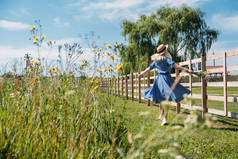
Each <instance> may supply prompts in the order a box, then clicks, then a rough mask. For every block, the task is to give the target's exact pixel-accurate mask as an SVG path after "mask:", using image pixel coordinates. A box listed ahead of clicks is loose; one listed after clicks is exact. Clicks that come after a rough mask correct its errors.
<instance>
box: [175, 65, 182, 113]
mask: <svg viewBox="0 0 238 159" xmlns="http://www.w3.org/2000/svg"><path fill="white" fill-rule="evenodd" d="M175 74H176V79H177V78H178V76H179V70H177V69H175ZM180 107H181V104H180V103H177V106H176V113H177V114H179V113H180Z"/></svg>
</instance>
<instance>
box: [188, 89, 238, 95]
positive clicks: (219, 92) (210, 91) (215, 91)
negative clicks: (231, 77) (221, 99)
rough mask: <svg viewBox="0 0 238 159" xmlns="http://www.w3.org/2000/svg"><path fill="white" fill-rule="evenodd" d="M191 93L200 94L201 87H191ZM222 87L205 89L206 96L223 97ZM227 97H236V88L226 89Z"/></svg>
mask: <svg viewBox="0 0 238 159" xmlns="http://www.w3.org/2000/svg"><path fill="white" fill-rule="evenodd" d="M192 92H193V93H194V94H201V87H193V89H192ZM223 93H224V92H223V87H207V94H208V95H217V96H223ZM227 94H228V96H231V97H234V96H236V97H237V96H238V87H228V88H227Z"/></svg>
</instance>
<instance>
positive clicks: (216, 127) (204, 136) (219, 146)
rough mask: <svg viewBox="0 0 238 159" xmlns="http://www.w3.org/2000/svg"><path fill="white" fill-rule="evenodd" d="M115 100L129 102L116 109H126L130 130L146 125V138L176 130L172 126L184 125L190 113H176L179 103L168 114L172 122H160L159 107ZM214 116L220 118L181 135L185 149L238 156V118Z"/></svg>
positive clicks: (189, 152)
mask: <svg viewBox="0 0 238 159" xmlns="http://www.w3.org/2000/svg"><path fill="white" fill-rule="evenodd" d="M115 102H117V103H125V104H126V106H125V107H124V108H123V107H121V106H119V107H116V108H115V109H116V110H121V109H124V110H123V112H124V116H125V117H126V127H127V129H128V131H129V132H131V133H132V135H134V136H135V135H137V134H138V133H140V132H141V129H142V127H144V131H143V133H144V138H147V137H148V136H150V135H151V134H153V132H154V131H155V130H156V129H160V130H162V131H166V129H170V130H169V131H173V129H172V128H170V126H171V125H173V126H175V125H184V120H185V119H186V118H187V116H188V115H189V114H190V112H189V111H188V110H182V113H181V114H176V113H175V107H170V110H169V116H168V121H169V123H170V125H169V126H167V127H164V126H160V124H161V121H159V120H158V119H157V118H158V116H159V109H158V107H155V106H150V107H148V106H146V104H139V103H136V102H132V101H129V100H128V101H123V100H122V99H120V98H115ZM119 105H120V104H119ZM143 112H144V113H143ZM212 117H216V118H217V120H216V121H215V122H214V123H213V125H212V126H211V127H210V128H205V129H200V128H195V129H194V131H193V132H192V133H188V134H186V135H182V136H181V137H180V138H178V139H177V142H178V143H179V144H180V145H181V151H182V152H183V153H184V154H185V155H186V156H188V157H189V158H199V159H201V158H234V159H235V158H238V142H237V141H238V120H236V119H231V118H226V117H221V116H212ZM168 127H169V128H168ZM165 147H166V146H165Z"/></svg>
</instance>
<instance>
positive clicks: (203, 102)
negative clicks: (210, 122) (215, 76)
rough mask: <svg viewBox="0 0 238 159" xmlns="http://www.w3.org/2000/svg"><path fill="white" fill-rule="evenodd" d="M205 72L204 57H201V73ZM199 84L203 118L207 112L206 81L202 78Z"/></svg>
mask: <svg viewBox="0 0 238 159" xmlns="http://www.w3.org/2000/svg"><path fill="white" fill-rule="evenodd" d="M205 71H206V56H202V72H205ZM201 82H202V108H203V113H202V116H203V118H204V117H205V113H207V112H208V108H207V81H206V79H205V77H203V76H202V79H201Z"/></svg>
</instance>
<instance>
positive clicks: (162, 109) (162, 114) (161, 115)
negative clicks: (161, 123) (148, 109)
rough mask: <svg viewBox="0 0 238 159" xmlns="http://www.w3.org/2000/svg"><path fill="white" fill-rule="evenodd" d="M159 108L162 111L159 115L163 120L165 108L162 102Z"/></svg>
mask: <svg viewBox="0 0 238 159" xmlns="http://www.w3.org/2000/svg"><path fill="white" fill-rule="evenodd" d="M159 110H160V111H161V113H160V115H159V118H158V119H159V120H162V118H163V116H164V108H163V106H162V104H160V105H159Z"/></svg>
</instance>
